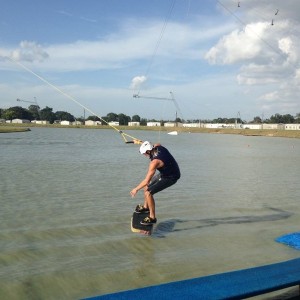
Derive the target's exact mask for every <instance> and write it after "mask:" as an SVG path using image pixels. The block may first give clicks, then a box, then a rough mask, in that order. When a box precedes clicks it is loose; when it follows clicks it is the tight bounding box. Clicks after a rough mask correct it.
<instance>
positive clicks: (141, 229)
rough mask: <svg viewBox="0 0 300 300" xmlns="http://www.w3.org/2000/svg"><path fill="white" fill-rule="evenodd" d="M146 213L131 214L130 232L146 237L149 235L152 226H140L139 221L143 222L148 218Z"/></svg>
mask: <svg viewBox="0 0 300 300" xmlns="http://www.w3.org/2000/svg"><path fill="white" fill-rule="evenodd" d="M149 214H150V213H149V212H148V213H137V212H133V215H132V218H131V231H132V232H136V233H142V234H146V235H151V233H152V230H153V224H152V225H142V224H141V221H143V220H144V219H145V218H146V217H149Z"/></svg>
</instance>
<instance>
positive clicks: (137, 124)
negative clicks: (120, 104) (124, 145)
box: [128, 122, 141, 126]
mask: <svg viewBox="0 0 300 300" xmlns="http://www.w3.org/2000/svg"><path fill="white" fill-rule="evenodd" d="M140 125H141V124H140V122H128V126H140Z"/></svg>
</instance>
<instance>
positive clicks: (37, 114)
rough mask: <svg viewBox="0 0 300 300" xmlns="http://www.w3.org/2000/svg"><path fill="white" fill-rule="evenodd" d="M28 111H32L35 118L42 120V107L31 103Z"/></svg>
mask: <svg viewBox="0 0 300 300" xmlns="http://www.w3.org/2000/svg"><path fill="white" fill-rule="evenodd" d="M28 111H29V112H30V113H31V115H32V117H33V119H34V120H40V119H41V117H40V107H39V106H38V105H29V107H28Z"/></svg>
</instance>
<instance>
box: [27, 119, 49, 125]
mask: <svg viewBox="0 0 300 300" xmlns="http://www.w3.org/2000/svg"><path fill="white" fill-rule="evenodd" d="M31 123H35V124H39V125H46V124H50V122H49V121H46V120H32V121H31Z"/></svg>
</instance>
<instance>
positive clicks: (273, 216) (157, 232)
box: [152, 207, 293, 238]
mask: <svg viewBox="0 0 300 300" xmlns="http://www.w3.org/2000/svg"><path fill="white" fill-rule="evenodd" d="M268 208H269V209H270V210H271V211H273V212H274V213H270V214H266V215H262V216H251V215H245V216H233V217H225V218H208V219H199V220H182V219H170V220H166V221H163V222H160V223H158V224H157V226H156V227H155V229H154V231H153V234H152V235H153V236H154V237H157V238H164V237H165V236H166V235H167V234H170V233H172V232H178V231H185V230H191V229H201V228H204V227H212V226H218V225H223V224H242V223H258V222H271V221H278V220H283V219H287V218H289V217H290V216H292V215H293V214H292V213H290V212H287V211H284V210H281V209H277V208H272V207H268ZM178 224H184V227H183V228H176V225H178Z"/></svg>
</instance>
